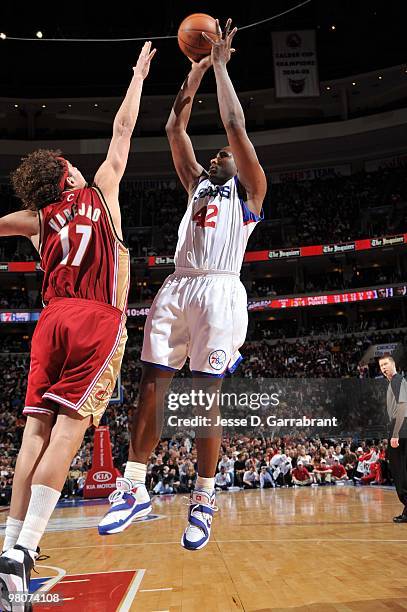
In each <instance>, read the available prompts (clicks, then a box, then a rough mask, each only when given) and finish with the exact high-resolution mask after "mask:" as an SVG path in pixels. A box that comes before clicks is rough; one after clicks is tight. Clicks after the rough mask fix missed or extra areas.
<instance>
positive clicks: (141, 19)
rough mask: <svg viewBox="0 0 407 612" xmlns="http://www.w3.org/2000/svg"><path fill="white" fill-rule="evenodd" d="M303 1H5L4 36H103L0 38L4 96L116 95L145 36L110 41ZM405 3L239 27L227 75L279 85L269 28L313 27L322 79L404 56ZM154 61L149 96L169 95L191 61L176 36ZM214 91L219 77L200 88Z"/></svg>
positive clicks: (304, 10) (335, 9)
mask: <svg viewBox="0 0 407 612" xmlns="http://www.w3.org/2000/svg"><path fill="white" fill-rule="evenodd" d="M300 1H301V0H273V2H270V1H267V2H261V1H258V2H246V3H244V4H243V5H241V4H240V3H239V4H237V3H236V2H231V1H229V0H225V1H224V2H205V1H203V2H199V3H198V2H191V1H183V0H178V1H176V0H167V1H166V2H155V3H141V2H138V3H129V2H113V3H111V4H110V5H108V4H106V5H104V3H103V4H102V3H95V2H86V3H85V2H83V3H81V4H79V3H75V2H70V3H65V4H64V3H55V4H54V5H50V4H45V3H30V4H29V3H23V4H19V3H15V2H10V1H8V2H6V1H5V2H2V8H1V15H0V32H5V33H6V34H7V35H8V37H13V36H14V37H24V38H28V37H33V36H34V37H35V33H36V32H37V31H38V30H41V31H42V32H43V36H44V38H54V39H55V38H63V39H68V38H80V39H84V38H106V39H108V41H107V42H103V43H102V42H100V43H84V42H77V43H73V42H71V43H68V42H47V41H46V40H35V41H34V42H17V41H13V40H10V39H9V38H7V39H6V40H0V82H1V94H0V96H1V97H16V96H21V97H23V98H30V97H32V98H39V97H47V98H50V97H69V98H73V97H81V96H95V95H98V96H117V95H121V94H122V93H123V89H124V88H125V87H126V85H127V83H128V81H129V78H130V76H131V70H130V69H131V66H132V65H133V63H134V62H135V60H136V59H137V55H138V51H139V49H140V47H141V43H140V42H113V41H112V40H111V39H114V38H119V37H121V38H129V37H130V38H133V37H143V38H145V39H148V38H149V37H151V36H157V35H163V36H170V35H174V34H176V31H177V28H178V25H179V23H180V22H181V20H182V19H183V18H184V17H185V16H186V15H188V14H190V13H192V12H206V13H209V14H212V15H213V16H215V17H216V16H217V17H219V18H221V19H222V20H225V18H227V17H229V16H230V17H232V18H233V20H234V23H235V24H236V25H237V26H238V27H239V26H244V25H248V24H251V23H254V22H258V21H261V20H263V19H266V18H268V17H271V16H272V15H275V14H277V13H279V12H281V11H284V10H287V8H290V7H293V6H295V5H296V4H298V3H299V2H300ZM403 4H404V3H403V2H401V1H400V0H398V1H397V0H370V1H369V2H361V1H359V2H357V1H355V0H312V1H311V2H309V3H308V4H306V5H304V6H303V7H301V8H299V9H298V10H296V11H294V12H291V13H289V14H288V15H285V16H283V17H281V18H279V19H276V20H274V21H271V22H267V23H264V24H262V25H259V26H257V27H253V28H249V29H247V30H244V31H241V32H240V33H238V34H237V36H236V38H235V46H236V49H237V53H236V57H235V58H234V59H233V61H232V62H231V64H230V71H231V74H232V77H233V80H234V82H235V84H236V87H237V89H238V90H240V91H242V90H246V91H247V90H252V89H262V88H269V87H272V86H273V70H272V55H271V32H272V31H273V30H286V29H287V30H290V29H294V28H296V29H314V28H315V29H316V32H317V44H318V57H319V72H320V78H321V80H326V79H334V78H340V77H344V76H348V75H351V74H358V73H362V72H368V71H370V70H375V69H379V68H385V67H388V66H392V65H396V64H401V63H403V62H405V61H406V59H407V58H406V53H405V25H404V23H405V20H404V19H403V16H402V14H401V13H402V12H403V11H402V8H401V7H402V6H403ZM156 46H157V49H158V54H157V58H156V59H155V60H154V65H153V67H152V70H151V77H150V78H149V79H148V82H147V83H146V87H145V91H146V93H147V94H172V93H174V92H175V91H176V89H177V88H178V86H179V84H180V82H181V81H182V79H183V77H184V75H185V72H186V71H187V69H188V61H187V60H186V59H185V58H184V56H183V55H182V54H181V52H180V51H179V49H178V47H177V43H176V40H174V39H168V40H159V41H157V42H156ZM203 90H204V91H205V90H206V91H209V92H210V91H213V90H214V81H213V78H211V77H209V78H208V79H207V80H206V82H205V84H204V87H203Z"/></svg>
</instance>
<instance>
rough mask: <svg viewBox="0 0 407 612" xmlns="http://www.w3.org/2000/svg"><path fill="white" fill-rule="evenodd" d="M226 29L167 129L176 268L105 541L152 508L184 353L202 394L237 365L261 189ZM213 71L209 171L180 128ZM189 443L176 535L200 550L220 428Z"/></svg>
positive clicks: (147, 345) (149, 342) (198, 66)
mask: <svg viewBox="0 0 407 612" xmlns="http://www.w3.org/2000/svg"><path fill="white" fill-rule="evenodd" d="M230 25H231V20H230V19H229V20H228V22H227V24H226V28H225V32H224V33H222V31H221V29H220V27H219V22H217V30H218V31H217V36H216V40H211V39H210V38H208V37H207V36H206V38H207V40H209V41H210V42H211V44H212V53H211V55H210V56H209V57H206V58H204V59H203V60H201V61H200V62H199V63H194V62H193V63H192V68H191V71H190V73H189V75H188V77H187V78H186V80H185V82H184V83H183V85H182V87H181V90H180V92H179V94H178V96H177V98H176V101H175V103H174V106H173V109H172V111H171V115H170V117H169V120H168V123H167V126H166V130H167V135H168V139H169V142H170V146H171V152H172V156H173V160H174V165H175V168H176V170H177V173H178V176H179V178H180V180H181V182H182V184H183V185H184V187H185V189H186V191H187V192H188V206H187V209H186V212H185V215H184V218H183V219H182V221H181V225H180V227H179V232H178V244H177V249H176V253H175V272H174V274H171V275H170V276H169V277H168V278H167V279H166V280H165V282H164V284H163V286H162V287H161V289H160V291H159V292H158V294H157V296H156V298H155V300H154V303H153V305H152V308H151V310H150V313H149V316H148V318H147V322H146V325H145V331H144V344H143V350H142V355H141V359H142V361H143V364H144V369H143V376H142V380H141V384H140V398H139V403H138V407H137V409H136V410H135V413H134V418H133V423H132V437H131V444H130V450H129V460H128V462H127V465H126V470H125V474H124V478H120V479H118V482H117V491H116V492H115V493H113V494H112V495H111V498H110V501H111V502H112V506H111V508H110V510H109V512H108V513H107V514H106V515H105V517H104V518H103V519H102V521H101V522H100V524H99V533H100V534H102V535H104V534H109V533H117V532H119V531H123V530H124V529H125V528H126V527H127V526H128V525H130V524H131V522H132V521H133V520H134V519H135V518H140V517H142V516H144V515H146V514H148V513H149V512H150V511H151V504H150V500H149V496H148V493H147V490H146V488H145V484H144V482H145V475H146V464H147V461H148V459H149V457H150V455H151V453H152V451H153V449H154V448H155V446H156V445H157V443H158V440H159V438H160V427H159V426H157V423H158V424H159V423H160V417H161V415H162V406H163V402H164V395H165V392H166V390H167V389H168V386H169V384H170V382H171V379H172V377H173V376H174V373H175V372H177V371H178V370H180V369H181V368H182V367H183V365H184V363H185V361H186V359H187V357H189V359H190V369H191V371H192V373H193V376H194V377H195V378H196V379H198V378H199V379H202V377H205V380H207V381H208V384H207V385H206V392H208V391H209V392H210V391H212V392H216V390H217V389H219V387H220V385H221V381H222V377H223V376H224V375H225V373H226V371H227V370H228V371H230V372H232V371H233V370H234V369H235V368H236V367H237V365H238V363H239V361H240V360H241V359H242V358H241V356H240V354H239V348H240V346H241V345H242V344H243V342H244V340H245V337H246V330H247V296H246V291H245V289H244V287H243V285H242V283H241V281H240V279H239V274H240V269H241V266H242V262H243V256H244V252H245V249H246V245H247V241H248V239H249V236H250V234H251V232H252V231H253V229H254V227H255V225H256V223H257V222H258V221H260V219H261V218H262V203H263V199H264V196H265V194H266V188H267V185H266V179H265V176H264V172H263V169H262V168H261V166H260V164H259V161H258V159H257V156H256V152H255V150H254V148H253V145H252V143H251V142H250V140H249V138H248V136H247V133H246V129H245V120H244V114H243V110H242V107H241V105H240V102H239V100H238V97H237V95H236V92H235V90H234V88H233V84H232V82H231V80H230V77H229V75H228V72H227V68H226V64H227V63H228V61H229V59H230V56H231V42H232V39H233V37H234V35H235V33H236V28H234V29H233V30H231V29H230ZM211 65H213V69H214V72H215V77H216V85H217V95H218V102H219V110H220V115H221V118H222V122H223V125H224V127H225V130H226V134H227V138H228V141H229V146H227V147H224V148H223V149H221V150H220V151H219V152H218V153H217V154H216V155H215V156H214V157H213V159H212V160H211V162H210V167H209V172H206V171H205V170H204V169H203V167H202V166H201V165H200V164H199V163H198V162H197V160H196V158H195V153H194V150H193V148H192V144H191V140H190V138H189V136H188V134H187V132H186V128H187V125H188V121H189V117H190V114H191V108H192V104H193V100H194V96H195V94H196V92H197V90H198V87H199V85H200V83H201V80H202V77H203V76H204V74H205V72H206V71H207V70H208V68H209V67H210V66H211ZM157 383H158V384H157ZM196 441H197V451H198V477H197V481H196V486H195V491H194V492H193V493H192V494H191V500H190V507H189V515H188V525H187V527H186V529H185V532H184V534H183V536H182V539H181V544H182V546H184V547H185V548H187V549H189V550H198V549H200V548H203V547H204V546H205V545H206V544H207V543H208V541H209V537H210V530H211V523H212V516H213V513H214V510H215V509H216V508H215V494H214V475H215V471H216V466H217V462H218V455H219V448H220V443H221V430H216V431H214V432H213V434H212V435H210V436H207V437H202V438H200V437H199V434H198V436H197V440H196Z"/></svg>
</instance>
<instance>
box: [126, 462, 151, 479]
mask: <svg viewBox="0 0 407 612" xmlns="http://www.w3.org/2000/svg"><path fill="white" fill-rule="evenodd" d="M146 474H147V466H146V465H145V464H144V463H137V461H128V462H127V463H126V469H125V471H124V477H125V478H129V479H130V480H132V481H133V482H134V483H139V484H140V483H142V484H144V483H145V482H146Z"/></svg>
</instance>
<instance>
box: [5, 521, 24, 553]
mask: <svg viewBox="0 0 407 612" xmlns="http://www.w3.org/2000/svg"><path fill="white" fill-rule="evenodd" d="M23 523H24V521H20V520H19V519H15V518H13V517H12V516H8V517H7V521H6V531H5V534H4V542H3V550H9V548H13V546H14V544H17V540H18V536H19V535H20V531H21V528H22V526H23Z"/></svg>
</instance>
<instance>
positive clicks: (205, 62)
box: [189, 54, 212, 71]
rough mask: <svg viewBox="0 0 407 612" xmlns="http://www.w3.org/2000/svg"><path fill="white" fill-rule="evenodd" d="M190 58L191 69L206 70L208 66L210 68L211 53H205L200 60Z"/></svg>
mask: <svg viewBox="0 0 407 612" xmlns="http://www.w3.org/2000/svg"><path fill="white" fill-rule="evenodd" d="M189 59H190V60H191V64H192V68H193V69H196V68H197V69H200V70H204V71H206V70H208V68H210V67H211V66H212V54H209V55H205V57H203V58H202V59H201V60H199V62H195V61H194V60H193V59H191V58H189Z"/></svg>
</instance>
